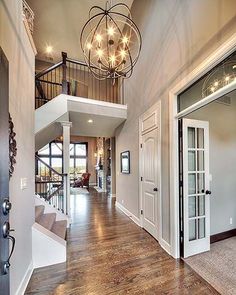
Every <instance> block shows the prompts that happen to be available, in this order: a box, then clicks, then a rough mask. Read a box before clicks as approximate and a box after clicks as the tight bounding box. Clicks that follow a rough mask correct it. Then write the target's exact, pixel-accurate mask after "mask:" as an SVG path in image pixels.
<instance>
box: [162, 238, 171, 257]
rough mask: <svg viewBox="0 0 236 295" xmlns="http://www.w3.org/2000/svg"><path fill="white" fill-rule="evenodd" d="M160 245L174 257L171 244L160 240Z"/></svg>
mask: <svg viewBox="0 0 236 295" xmlns="http://www.w3.org/2000/svg"><path fill="white" fill-rule="evenodd" d="M159 244H160V246H161V247H162V248H163V249H164V250H165V251H166V252H167V253H168V254H169V255H170V256H172V254H171V246H170V244H168V243H167V242H166V241H165V240H163V239H162V238H160V240H159Z"/></svg>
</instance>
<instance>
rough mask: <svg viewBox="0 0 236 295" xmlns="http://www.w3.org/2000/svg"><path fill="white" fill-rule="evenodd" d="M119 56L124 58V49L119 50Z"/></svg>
mask: <svg viewBox="0 0 236 295" xmlns="http://www.w3.org/2000/svg"><path fill="white" fill-rule="evenodd" d="M120 56H121V57H122V58H125V56H126V52H125V50H124V49H122V50H121V51H120Z"/></svg>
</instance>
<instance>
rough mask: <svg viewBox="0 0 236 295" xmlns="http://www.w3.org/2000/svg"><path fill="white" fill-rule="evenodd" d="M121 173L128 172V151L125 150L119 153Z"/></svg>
mask: <svg viewBox="0 0 236 295" xmlns="http://www.w3.org/2000/svg"><path fill="white" fill-rule="evenodd" d="M120 167H121V173H123V174H130V151H125V152H122V153H121V154H120Z"/></svg>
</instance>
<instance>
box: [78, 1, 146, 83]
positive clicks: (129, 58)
mask: <svg viewBox="0 0 236 295" xmlns="http://www.w3.org/2000/svg"><path fill="white" fill-rule="evenodd" d="M80 44H81V48H82V51H83V54H84V58H85V62H86V64H87V65H88V67H89V69H90V71H91V72H92V74H93V75H94V77H95V78H97V79H99V80H105V79H116V78H118V77H123V78H129V77H130V76H131V75H132V73H133V68H134V65H135V64H136V62H137V60H138V57H139V54H140V50H141V45H142V38H141V34H140V31H139V29H138V27H137V26H136V24H135V23H134V22H133V20H132V17H131V12H130V9H129V7H128V6H127V5H126V4H124V3H118V4H115V5H112V3H111V1H107V2H106V8H105V9H103V8H101V7H99V6H93V7H92V8H91V9H90V11H89V20H88V21H87V22H86V23H85V25H84V27H83V29H82V32H81V36H80Z"/></svg>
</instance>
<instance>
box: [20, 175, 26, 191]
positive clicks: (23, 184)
mask: <svg viewBox="0 0 236 295" xmlns="http://www.w3.org/2000/svg"><path fill="white" fill-rule="evenodd" d="M20 188H21V190H24V189H26V188H27V178H25V177H24V178H21V179H20Z"/></svg>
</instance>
